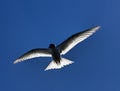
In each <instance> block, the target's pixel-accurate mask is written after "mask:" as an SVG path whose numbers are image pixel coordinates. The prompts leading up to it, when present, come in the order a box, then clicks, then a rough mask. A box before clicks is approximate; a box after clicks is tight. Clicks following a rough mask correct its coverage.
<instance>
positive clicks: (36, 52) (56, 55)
mask: <svg viewBox="0 0 120 91" xmlns="http://www.w3.org/2000/svg"><path fill="white" fill-rule="evenodd" d="M99 29H100V26H96V27H92V28H89V29H86V30H84V31H82V32H78V33H76V34H73V35H72V36H70V37H69V38H67V39H66V40H65V41H63V42H62V43H61V44H59V45H57V46H56V45H55V44H50V45H49V47H48V48H37V49H32V50H30V51H28V52H27V53H25V54H23V55H22V56H20V57H19V58H18V59H16V60H15V61H14V64H16V63H18V62H22V61H24V60H28V59H32V58H36V57H52V59H53V60H52V61H51V62H50V64H49V65H48V66H47V67H46V69H45V71H46V70H50V69H60V68H62V67H64V66H66V65H69V64H72V63H74V62H73V61H71V60H68V59H66V58H63V57H62V55H64V54H66V53H67V52H68V51H69V50H71V49H72V48H73V47H75V46H76V45H77V44H78V43H80V42H82V41H83V40H85V39H86V38H88V37H89V36H91V35H92V34H93V33H95V32H96V31H97V30H99Z"/></svg>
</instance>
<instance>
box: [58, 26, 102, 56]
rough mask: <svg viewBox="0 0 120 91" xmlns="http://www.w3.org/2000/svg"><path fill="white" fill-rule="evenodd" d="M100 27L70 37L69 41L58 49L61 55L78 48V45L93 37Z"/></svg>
mask: <svg viewBox="0 0 120 91" xmlns="http://www.w3.org/2000/svg"><path fill="white" fill-rule="evenodd" d="M99 28H100V26H96V27H93V28H90V29H87V30H85V31H83V32H79V33H76V34H74V35H72V36H71V37H69V38H68V39H67V40H65V41H64V42H62V43H61V44H60V45H58V46H57V47H58V48H59V49H60V51H61V54H66V53H67V52H68V51H69V50H70V49H72V48H73V47H74V46H76V45H77V44H78V43H80V42H82V41H83V40H85V39H86V38H88V37H89V36H91V35H92V34H93V33H95V32H96V31H97V30H98V29H99Z"/></svg>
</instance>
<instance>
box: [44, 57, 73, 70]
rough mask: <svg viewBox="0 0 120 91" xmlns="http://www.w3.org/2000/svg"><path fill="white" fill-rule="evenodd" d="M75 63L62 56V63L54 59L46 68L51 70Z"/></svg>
mask: <svg viewBox="0 0 120 91" xmlns="http://www.w3.org/2000/svg"><path fill="white" fill-rule="evenodd" d="M72 63H74V62H73V61H70V60H68V59H65V58H61V60H60V63H59V64H57V63H56V62H55V61H54V60H53V61H51V63H50V64H49V65H48V66H47V68H46V69H45V71H46V70H50V69H60V68H62V67H64V66H66V65H69V64H72Z"/></svg>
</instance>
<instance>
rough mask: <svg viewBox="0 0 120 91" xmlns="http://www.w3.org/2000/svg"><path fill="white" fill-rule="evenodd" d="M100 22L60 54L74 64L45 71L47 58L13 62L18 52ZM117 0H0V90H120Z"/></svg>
mask: <svg viewBox="0 0 120 91" xmlns="http://www.w3.org/2000/svg"><path fill="white" fill-rule="evenodd" d="M96 25H100V26H102V27H101V29H100V31H98V32H96V33H95V34H94V35H93V36H91V37H90V38H88V39H87V40H85V41H84V42H82V43H80V44H79V45H77V46H76V47H75V48H73V49H72V50H71V51H69V52H68V53H67V54H66V55H65V56H64V57H65V58H68V59H70V60H72V61H75V63H74V64H72V65H69V66H66V67H64V68H62V69H60V70H50V71H46V72H45V71H44V69H45V68H46V66H47V65H48V64H49V62H50V61H51V60H52V59H51V58H36V59H31V60H28V61H25V62H22V63H19V64H16V65H13V61H14V60H15V59H16V58H18V57H19V56H21V55H22V54H23V53H25V52H27V51H29V50H31V49H33V48H39V47H41V48H42V47H43V48H44V47H45V48H46V47H48V45H49V44H50V43H55V44H59V43H61V42H62V41H63V40H65V39H66V38H67V37H69V36H70V35H72V34H74V33H76V32H79V31H83V30H84V29H87V28H90V27H93V26H96ZM119 27H120V1H119V0H1V1H0V91H120V56H119V55H120V28H119Z"/></svg>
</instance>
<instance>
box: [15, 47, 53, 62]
mask: <svg viewBox="0 0 120 91" xmlns="http://www.w3.org/2000/svg"><path fill="white" fill-rule="evenodd" d="M36 57H51V53H50V50H49V49H43V48H39V49H33V50H30V51H28V52H27V53H25V54H24V55H22V56H20V57H19V58H18V59H17V60H15V61H14V64H15V63H18V62H21V61H24V60H27V59H32V58H36Z"/></svg>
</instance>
